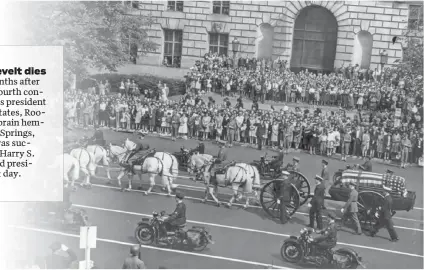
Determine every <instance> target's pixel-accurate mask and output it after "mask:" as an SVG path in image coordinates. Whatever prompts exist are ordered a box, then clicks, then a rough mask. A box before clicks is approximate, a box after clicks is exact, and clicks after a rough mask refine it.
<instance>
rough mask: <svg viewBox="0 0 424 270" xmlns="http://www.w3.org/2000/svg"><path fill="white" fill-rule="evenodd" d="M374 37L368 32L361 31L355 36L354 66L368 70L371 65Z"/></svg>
mask: <svg viewBox="0 0 424 270" xmlns="http://www.w3.org/2000/svg"><path fill="white" fill-rule="evenodd" d="M372 43H373V40H372V35H371V34H370V32H368V31H359V32H358V34H356V36H355V45H354V46H353V58H352V64H354V65H356V64H358V65H359V66H360V67H361V69H363V68H365V69H368V68H369V67H370V64H371V52H372Z"/></svg>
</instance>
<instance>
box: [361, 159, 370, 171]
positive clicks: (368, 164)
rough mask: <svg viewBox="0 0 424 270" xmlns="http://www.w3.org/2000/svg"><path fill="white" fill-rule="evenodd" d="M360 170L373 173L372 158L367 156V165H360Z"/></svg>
mask: <svg viewBox="0 0 424 270" xmlns="http://www.w3.org/2000/svg"><path fill="white" fill-rule="evenodd" d="M359 168H360V169H361V170H363V171H366V172H372V163H371V156H367V157H366V161H365V163H364V164H362V165H360V166H359Z"/></svg>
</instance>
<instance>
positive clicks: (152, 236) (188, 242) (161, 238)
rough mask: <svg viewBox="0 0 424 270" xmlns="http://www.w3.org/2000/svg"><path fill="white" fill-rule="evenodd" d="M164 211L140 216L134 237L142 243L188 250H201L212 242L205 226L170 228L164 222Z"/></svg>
mask: <svg viewBox="0 0 424 270" xmlns="http://www.w3.org/2000/svg"><path fill="white" fill-rule="evenodd" d="M166 217H167V215H166V213H165V211H162V212H160V213H158V212H156V211H153V213H152V218H142V219H141V221H140V222H138V225H137V228H136V229H135V238H136V239H137V241H138V242H139V243H140V244H142V245H156V246H167V247H170V248H175V249H183V250H189V251H197V252H200V251H203V250H204V249H205V248H206V247H207V246H208V244H214V242H213V241H212V236H211V235H210V234H209V232H208V231H207V230H206V228H205V227H200V226H192V228H190V229H188V230H184V227H185V224H183V225H181V226H176V227H172V228H170V226H169V224H166V223H164V220H165V218H166Z"/></svg>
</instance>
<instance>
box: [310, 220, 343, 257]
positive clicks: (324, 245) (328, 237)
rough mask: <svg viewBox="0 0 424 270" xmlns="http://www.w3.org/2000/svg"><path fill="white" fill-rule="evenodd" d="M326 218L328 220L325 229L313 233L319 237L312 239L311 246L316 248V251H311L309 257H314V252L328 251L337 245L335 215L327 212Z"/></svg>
mask: <svg viewBox="0 0 424 270" xmlns="http://www.w3.org/2000/svg"><path fill="white" fill-rule="evenodd" d="M328 218H329V219H330V220H329V222H328V225H327V227H326V228H325V229H323V230H316V231H315V232H316V233H318V234H321V235H320V236H318V237H315V238H314V239H312V245H313V246H314V247H316V249H315V250H312V252H311V253H312V254H311V256H315V254H316V251H319V250H321V251H324V250H328V249H331V248H333V247H335V246H336V244H337V226H336V215H335V214H334V213H332V212H329V213H328Z"/></svg>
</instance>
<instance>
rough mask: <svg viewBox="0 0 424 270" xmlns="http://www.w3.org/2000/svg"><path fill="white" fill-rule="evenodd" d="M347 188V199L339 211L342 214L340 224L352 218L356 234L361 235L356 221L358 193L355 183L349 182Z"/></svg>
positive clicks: (357, 220) (359, 226)
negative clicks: (348, 190)
mask: <svg viewBox="0 0 424 270" xmlns="http://www.w3.org/2000/svg"><path fill="white" fill-rule="evenodd" d="M349 187H350V194H349V199H348V200H347V201H346V203H345V205H344V206H343V208H342V209H341V212H342V213H343V217H342V224H344V223H345V222H346V221H347V219H349V218H352V220H353V222H355V226H356V234H357V235H361V234H362V230H361V224H360V223H359V219H358V191H357V190H356V183H354V182H350V183H349Z"/></svg>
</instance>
